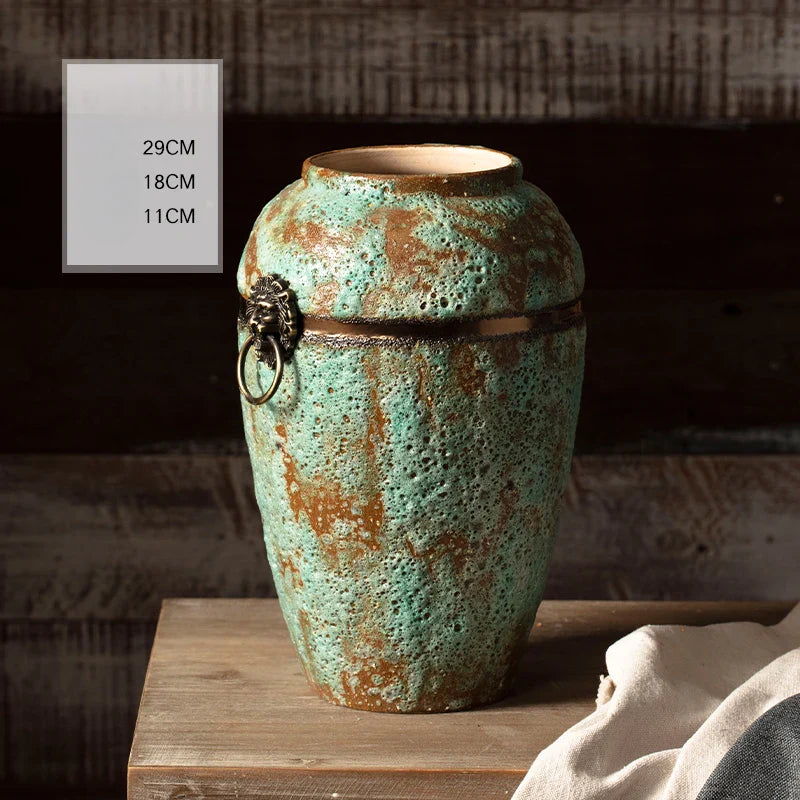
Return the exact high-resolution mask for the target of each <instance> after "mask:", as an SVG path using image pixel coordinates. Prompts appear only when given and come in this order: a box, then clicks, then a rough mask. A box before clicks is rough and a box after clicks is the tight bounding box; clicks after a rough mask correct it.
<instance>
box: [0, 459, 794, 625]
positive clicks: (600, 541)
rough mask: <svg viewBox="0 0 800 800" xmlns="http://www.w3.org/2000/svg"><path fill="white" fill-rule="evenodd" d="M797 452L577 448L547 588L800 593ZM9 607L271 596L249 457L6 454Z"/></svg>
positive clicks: (103, 615) (149, 606) (577, 592)
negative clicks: (681, 453) (604, 452)
mask: <svg viewBox="0 0 800 800" xmlns="http://www.w3.org/2000/svg"><path fill="white" fill-rule="evenodd" d="M798 498H800V456H764V457H761V456H753V457H737V456H725V457H723V456H718V457H701V456H697V457H677V456H676V457H655V456H653V457H637V456H624V457H617V456H609V457H599V456H586V457H582V458H577V459H575V462H574V465H573V470H572V477H571V480H570V484H569V488H568V490H567V493H566V497H565V503H564V510H563V513H562V519H561V531H560V535H559V539H558V543H557V546H556V551H555V556H554V561H553V566H552V570H551V574H550V580H549V583H548V587H547V596H548V597H553V598H604V599H748V600H749V599H753V600H761V599H765V600H766V599H769V600H789V599H793V598H795V597H798V595H800V580H798V577H797V565H798V564H799V563H800V533H799V531H800V502H798ZM0 507H2V508H3V509H4V514H3V521H2V529H3V538H2V543H1V544H0V552H2V560H0V570H1V571H0V591H2V597H1V599H2V602H1V603H0V608H2V611H0V614H1V615H2V618H5V619H14V618H30V619H50V618H57V617H58V618H68V619H74V620H79V619H84V618H90V617H91V618H95V619H97V618H100V619H109V620H115V619H116V620H121V619H129V620H145V621H147V620H152V619H153V618H154V617H155V614H156V612H157V610H158V607H159V605H160V603H161V599H162V598H163V597H165V596H170V595H175V594H181V595H185V596H195V597H202V596H209V597H237V596H265V595H270V594H272V593H273V587H272V583H271V581H270V579H269V567H268V565H267V561H266V556H265V554H264V548H263V542H262V534H261V522H260V519H259V516H258V511H257V508H256V506H255V500H254V497H253V488H252V475H251V472H250V467H249V462H248V460H247V458H246V456H238V457H234V456H202V455H195V456H128V457H116V456H24V457H13V456H6V457H4V458H2V460H0Z"/></svg>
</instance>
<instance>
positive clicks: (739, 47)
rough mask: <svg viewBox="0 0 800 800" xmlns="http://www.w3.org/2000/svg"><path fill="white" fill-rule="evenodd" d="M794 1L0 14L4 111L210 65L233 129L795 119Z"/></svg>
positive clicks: (70, 6)
mask: <svg viewBox="0 0 800 800" xmlns="http://www.w3.org/2000/svg"><path fill="white" fill-rule="evenodd" d="M798 10H800V5H799V4H798V2H797V0H787V1H786V2H763V0H756V2H751V0H635V2H627V1H626V0H571V1H570V2H566V0H505V1H503V0H500V1H499V2H492V1H491V0H483V1H482V2H473V3H466V4H465V3H463V2H460V0H437V2H435V3H434V2H431V3H424V2H419V1H418V0H332V1H329V2H324V3H313V2H304V3H298V2H292V1H291V0H262V1H261V2H258V0H216V2H205V3H196V2H190V0H157V2H151V3H146V4H145V3H135V2H123V3H120V2H117V0H43V1H42V2H37V3H35V4H34V3H31V4H23V3H19V2H16V1H15V0H2V2H1V3H0V58H2V62H0V75H2V80H0V107H3V108H11V109H14V110H16V111H23V112H42V111H57V110H59V108H60V73H59V71H58V68H57V67H58V59H60V58H112V57H113V58H223V59H225V70H226V83H225V107H226V110H228V111H231V112H244V113H256V114H258V113H260V114H281V115H312V116H317V115H326V116H336V117H365V116H367V117H384V116H387V115H390V116H392V117H393V118H395V119H483V120H485V119H495V120H497V119H506V120H507V119H516V120H541V119H550V118H569V119H587V118H625V119H631V118H639V119H641V118H645V117H646V118H648V119H653V118H667V119H686V120H697V119H736V118H751V119H753V118H758V119H764V118H767V119H797V117H798V114H800V101H799V100H798V88H800V76H798V74H797V59H798V54H799V53H800V15H798Z"/></svg>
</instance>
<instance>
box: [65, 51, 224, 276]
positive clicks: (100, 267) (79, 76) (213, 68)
mask: <svg viewBox="0 0 800 800" xmlns="http://www.w3.org/2000/svg"><path fill="white" fill-rule="evenodd" d="M62 70H63V90H64V97H63V113H62V137H63V142H62V146H63V175H62V199H63V204H62V205H63V247H62V271H63V272H81V273H86V272H94V273H98V272H108V273H129V272H163V273H188V272H222V170H221V164H222V159H221V152H222V61H221V60H194V59H186V60H153V59H140V60H130V61H129V60H73V59H65V60H64V61H63V62H62Z"/></svg>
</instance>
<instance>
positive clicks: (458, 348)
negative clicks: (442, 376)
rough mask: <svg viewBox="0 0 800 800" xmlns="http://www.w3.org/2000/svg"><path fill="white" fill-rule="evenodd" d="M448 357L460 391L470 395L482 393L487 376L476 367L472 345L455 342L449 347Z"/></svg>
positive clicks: (484, 389)
mask: <svg viewBox="0 0 800 800" xmlns="http://www.w3.org/2000/svg"><path fill="white" fill-rule="evenodd" d="M450 358H451V360H452V363H453V370H454V372H455V376H456V381H457V382H458V385H459V387H460V388H461V391H463V392H464V394H466V395H469V396H470V397H477V396H478V395H480V394H483V393H484V392H485V391H486V378H487V377H488V376H487V374H486V372H484V371H483V370H482V369H480V368H479V367H478V364H477V361H476V359H475V351H474V350H473V349H472V347H471V346H470V345H469V344H468V343H467V342H462V343H460V344H456V345H454V346H453V347H452V348H451V349H450Z"/></svg>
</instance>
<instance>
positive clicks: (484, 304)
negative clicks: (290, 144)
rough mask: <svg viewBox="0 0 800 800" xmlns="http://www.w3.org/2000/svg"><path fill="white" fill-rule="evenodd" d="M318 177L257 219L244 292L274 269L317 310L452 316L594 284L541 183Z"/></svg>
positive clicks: (551, 301) (342, 314)
mask: <svg viewBox="0 0 800 800" xmlns="http://www.w3.org/2000/svg"><path fill="white" fill-rule="evenodd" d="M319 173H322V174H321V175H320V174H319ZM306 178H307V179H308V182H307V183H306V182H305V181H303V180H299V181H296V182H295V183H293V184H291V185H290V186H288V187H287V188H286V189H284V190H283V191H282V192H281V193H280V194H279V195H278V196H277V197H276V198H274V199H273V200H272V201H271V202H270V203H269V204H268V205H267V206H266V207H265V208H264V210H263V211H262V212H261V215H260V216H259V217H258V219H257V220H256V223H255V225H254V227H253V232H252V234H251V236H250V240H249V242H248V244H247V248H246V249H245V251H244V254H243V255H242V261H241V263H240V267H239V291H240V292H241V293H242V294H247V291H248V289H249V287H250V286H252V284H253V282H254V281H255V280H256V278H257V277H258V275H259V274H261V273H262V272H264V271H266V272H274V273H277V274H279V275H285V276H286V277H287V278H288V279H289V280H290V282H291V284H292V287H293V288H294V291H295V293H296V294H297V298H298V302H299V304H300V308H301V310H302V311H303V312H304V313H307V314H316V315H320V316H332V317H337V318H340V319H346V318H348V317H367V318H383V319H385V318H415V317H419V318H424V319H430V318H438V319H447V318H452V317H462V316H494V315H505V314H508V313H512V312H516V313H521V312H523V311H531V310H534V309H539V308H547V307H550V306H555V305H559V304H562V303H567V302H569V301H571V300H574V299H575V298H576V297H578V296H579V295H580V293H581V291H582V289H583V262H582V260H581V256H580V250H579V248H578V245H577V243H576V241H575V238H574V237H573V235H572V232H571V231H570V229H569V226H568V225H567V223H566V222H565V221H564V219H563V217H561V215H560V214H559V213H558V210H557V209H556V207H555V205H553V202H552V201H551V200H550V198H548V197H547V195H545V194H544V192H542V191H541V190H540V189H537V188H536V187H535V186H532V185H531V184H529V183H523V182H521V181H520V182H519V183H517V184H516V185H515V186H513V187H509V186H505V185H500V186H499V187H497V188H496V190H495V191H494V192H493V193H491V194H484V195H479V196H467V197H464V196H463V195H462V196H449V195H442V194H439V193H435V192H432V191H428V192H416V193H405V192H403V191H397V186H396V184H397V183H401V182H400V181H396V182H394V184H393V183H392V182H390V181H378V180H374V179H373V180H369V179H364V178H358V177H343V178H342V177H340V178H336V177H331V176H330V171H329V170H319V169H315V168H311V169H310V170H309V171H308V172H307V173H306ZM401 186H402V183H401ZM491 189H492V187H491V186H489V187H486V189H485V190H486V191H490V190H491Z"/></svg>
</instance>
